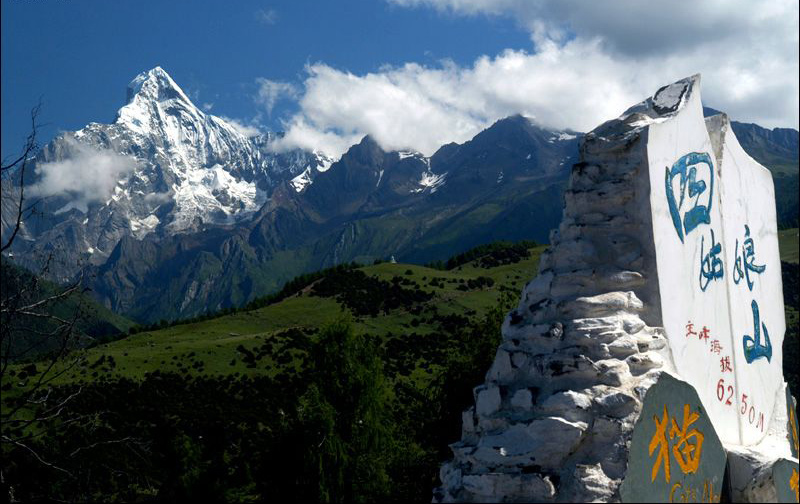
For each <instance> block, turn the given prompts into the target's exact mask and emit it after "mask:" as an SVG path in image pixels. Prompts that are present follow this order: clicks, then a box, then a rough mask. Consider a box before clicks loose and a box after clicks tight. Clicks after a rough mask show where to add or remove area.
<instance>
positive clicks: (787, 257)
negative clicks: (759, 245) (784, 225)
mask: <svg viewBox="0 0 800 504" xmlns="http://www.w3.org/2000/svg"><path fill="white" fill-rule="evenodd" d="M799 247H800V236H799V235H798V229H797V228H791V229H781V230H779V231H778V248H779V249H780V253H781V261H786V262H790V263H797V262H798V248H799Z"/></svg>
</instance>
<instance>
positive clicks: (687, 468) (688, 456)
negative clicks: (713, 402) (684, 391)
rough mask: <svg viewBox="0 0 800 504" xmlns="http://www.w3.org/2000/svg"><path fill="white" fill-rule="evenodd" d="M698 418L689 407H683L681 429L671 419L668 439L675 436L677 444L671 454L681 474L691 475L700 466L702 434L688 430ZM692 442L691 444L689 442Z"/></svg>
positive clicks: (697, 414) (686, 405) (698, 415)
mask: <svg viewBox="0 0 800 504" xmlns="http://www.w3.org/2000/svg"><path fill="white" fill-rule="evenodd" d="M698 418H700V414H699V413H692V412H690V410H689V405H688V404H685V405H684V406H683V423H682V426H681V427H678V424H677V423H676V422H675V418H674V417H673V418H672V428H671V429H670V430H669V437H670V439H673V438H674V437H676V436H677V443H675V444H674V445H673V446H672V454H673V455H674V456H675V460H677V462H678V466H679V467H680V468H681V470H682V471H683V474H688V473H693V472H695V471H697V468H698V467H699V466H700V454H701V453H702V451H703V433H702V432H700V431H699V430H697V429H692V430H688V429H689V427H690V426H691V425H692V424H693V423H695V422H696V421H697V419H698ZM690 440H692V442H690Z"/></svg>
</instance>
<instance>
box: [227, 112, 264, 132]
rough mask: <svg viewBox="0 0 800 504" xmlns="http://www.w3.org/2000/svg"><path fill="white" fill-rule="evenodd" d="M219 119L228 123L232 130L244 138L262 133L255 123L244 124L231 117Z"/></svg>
mask: <svg viewBox="0 0 800 504" xmlns="http://www.w3.org/2000/svg"><path fill="white" fill-rule="evenodd" d="M220 119H222V120H223V121H225V122H226V123H228V124H229V125H231V126H233V129H235V130H236V131H238V132H239V133H241V134H242V135H244V136H246V137H254V136H258V135H260V134H261V133H262V131H261V128H260V127H259V125H258V124H257V123H255V122H250V123H247V122H244V121H241V120H239V119H234V118H232V117H225V116H220Z"/></svg>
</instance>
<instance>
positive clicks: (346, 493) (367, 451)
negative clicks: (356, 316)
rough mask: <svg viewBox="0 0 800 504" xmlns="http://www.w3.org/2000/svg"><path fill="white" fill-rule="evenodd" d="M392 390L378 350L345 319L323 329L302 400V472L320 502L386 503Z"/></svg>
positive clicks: (315, 347)
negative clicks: (304, 461)
mask: <svg viewBox="0 0 800 504" xmlns="http://www.w3.org/2000/svg"><path fill="white" fill-rule="evenodd" d="M389 398H390V388H389V386H388V385H387V383H386V378H385V377H384V374H383V364H382V362H381V359H380V358H379V356H378V353H377V346H376V345H375V343H374V342H373V341H372V339H370V338H369V337H367V336H364V335H359V334H355V332H354V331H353V326H352V324H351V322H350V321H349V320H346V319H343V320H340V321H337V322H334V323H333V324H331V325H329V326H327V327H325V328H324V329H323V330H322V331H321V332H320V335H319V339H318V341H317V343H316V344H315V346H314V348H313V350H312V379H311V385H310V387H309V389H308V391H307V392H306V393H305V394H304V395H303V397H302V398H301V401H300V405H299V408H300V416H301V419H302V421H303V424H304V430H305V432H304V439H305V440H306V443H307V447H306V448H307V449H306V453H307V456H306V457H307V458H306V465H307V467H308V470H307V471H306V475H307V477H309V478H310V479H312V481H310V482H309V483H311V484H312V486H313V488H315V489H316V490H317V495H315V496H309V497H311V498H316V499H318V500H319V501H321V502H365V501H375V500H384V499H385V496H386V495H387V492H388V488H389V477H388V474H387V472H386V467H387V463H388V461H389V459H390V458H391V449H392V437H391V429H390V427H389V425H390V421H391V420H390V418H389V411H388V402H389Z"/></svg>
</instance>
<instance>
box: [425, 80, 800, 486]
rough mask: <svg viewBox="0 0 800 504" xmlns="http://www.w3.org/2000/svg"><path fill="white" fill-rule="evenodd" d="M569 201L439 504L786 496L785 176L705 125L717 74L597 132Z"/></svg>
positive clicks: (479, 396) (670, 91)
mask: <svg viewBox="0 0 800 504" xmlns="http://www.w3.org/2000/svg"><path fill="white" fill-rule="evenodd" d="M564 199H565V208H564V217H563V220H562V222H561V225H560V226H559V228H558V230H556V231H554V232H553V233H552V234H551V240H550V242H551V246H550V247H549V248H548V250H547V251H546V252H545V253H544V254H543V255H542V258H541V262H540V265H539V274H538V275H537V276H536V278H534V279H533V280H532V281H531V282H529V283H528V284H527V285H526V287H525V288H524V290H523V292H522V298H521V301H520V304H519V306H518V308H517V309H515V310H514V311H512V312H511V313H510V314H509V315H508V316H507V317H506V320H505V322H504V324H503V328H502V333H503V341H502V343H501V345H500V347H499V348H498V350H497V354H496V357H495V360H494V363H493V364H492V366H491V368H490V369H489V371H488V373H487V375H486V382H485V383H484V384H483V385H480V386H478V387H477V388H475V390H474V396H475V405H474V407H471V408H470V409H469V410H467V411H465V412H464V414H463V426H462V438H461V440H460V441H458V442H456V443H454V444H453V445H451V448H452V451H453V459H452V460H451V461H449V462H447V463H445V464H444V465H443V466H442V468H441V471H440V478H441V483H442V486H441V487H439V488H437V489H436V490H435V492H434V501H438V502H520V501H521V502H587V501H620V500H638V499H639V498H641V496H643V495H646V496H647V497H648V499H647V500H652V501H667V500H683V501H688V502H692V501H701V500H703V501H717V500H719V499H720V497H721V495H722V493H723V492H727V493H729V494H730V495H728V497H732V498H735V499H737V500H760V499H764V498H766V499H769V498H770V497H769V496H770V495H771V496H775V495H777V494H776V493H775V492H776V491H777V490H776V489H777V488H778V486H779V484H778V482H777V478H778V476H773V473H774V474H776V475H777V474H780V475H784V474H788V473H787V471H789V473H790V472H791V471H790V469H787V467H788V466H787V465H786V464H787V463H788V464H792V463H794V466H795V467H796V466H797V459H796V458H792V453H791V451H790V445H789V441H788V439H789V438H788V432H787V425H789V419H788V418H787V411H788V410H787V405H786V401H787V400H786V397H787V393H786V384H785V383H784V380H783V373H782V367H781V364H782V352H781V349H782V343H783V334H784V331H785V321H784V307H783V295H782V284H781V272H780V258H779V255H778V241H777V227H776V217H775V198H774V188H773V183H772V177H771V175H770V173H769V171H768V170H767V169H766V168H764V167H763V166H761V165H759V164H758V163H757V162H756V161H754V160H753V159H752V158H750V157H749V156H748V155H747V154H746V153H745V152H744V151H743V150H742V148H741V146H740V145H739V143H738V141H737V140H736V137H735V136H734V134H733V131H732V129H731V127H730V122H729V121H728V118H727V117H726V116H725V115H724V114H720V115H717V116H714V117H710V118H708V119H704V117H703V110H702V105H701V99H700V76H699V75H696V76H693V77H689V78H687V79H683V80H680V81H678V82H675V83H674V84H671V85H668V86H665V87H663V88H661V89H659V90H658V91H657V92H656V93H655V95H653V96H652V97H651V98H648V99H647V100H645V101H644V102H642V103H640V104H638V105H635V106H633V107H631V108H630V109H628V110H627V111H626V112H625V113H624V114H623V115H622V116H621V117H619V118H617V119H614V120H611V121H608V122H606V123H604V124H602V125H600V126H599V127H597V128H596V129H595V130H593V131H592V132H590V133H588V134H587V135H586V136H585V138H584V141H583V143H582V145H581V161H580V162H579V163H577V164H576V165H574V166H573V168H572V173H571V176H570V180H569V187H568V189H567V191H566V193H565V197H564ZM651 389H652V392H653V393H652V394H651V393H650V391H651ZM692 389H693V392H691V393H689V391H691V390H692ZM681 401H682V402H681ZM668 403H669V404H668ZM668 410H669V411H668ZM643 411H646V413H644V414H643V413H642V412H643ZM653 412H657V414H654V413H653ZM662 413H663V414H662ZM642 440H644V441H647V442H644V441H642ZM713 440H718V441H716V444H715V443H714V442H713ZM632 441H633V442H632ZM720 444H721V447H720ZM781 459H785V461H783V462H781V461H780V460H781ZM726 461H727V468H726ZM779 462H780V463H779ZM641 464H644V465H645V466H646V467H645V469H646V470H643V469H642V467H639V465H641ZM776 464H778V466H776ZM656 466H658V471H657V470H656ZM670 468H671V472H666V473H665V472H664V471H665V470H666V471H670ZM724 471H727V475H728V478H729V483H730V484H729V485H728V487H729V488H726V489H723V488H721V481H720V478H721V475H722V474H723V472H724ZM701 474H702V475H707V476H703V478H704V479H703V478H700V479H698V477H699V475H701ZM781 477H783V476H781ZM623 482H625V484H624V485H623ZM703 485H705V489H703V488H702V486H703ZM759 485H760V486H759ZM621 487H622V489H623V490H622V491H621ZM756 487H757V488H756ZM765 488H766V489H767V490H764V489H765ZM770 491H771V492H772V493H771V494H770V493H769V492H770Z"/></svg>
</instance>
